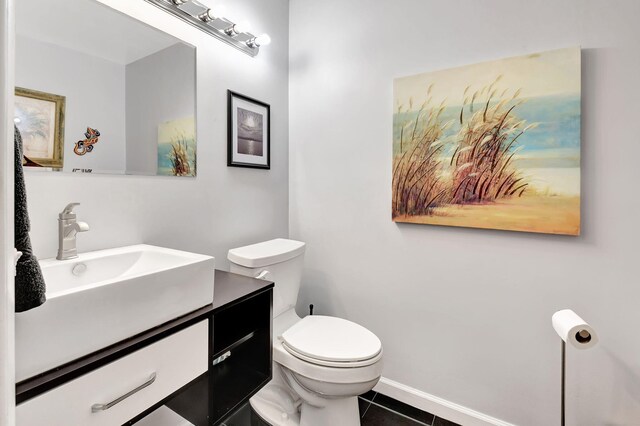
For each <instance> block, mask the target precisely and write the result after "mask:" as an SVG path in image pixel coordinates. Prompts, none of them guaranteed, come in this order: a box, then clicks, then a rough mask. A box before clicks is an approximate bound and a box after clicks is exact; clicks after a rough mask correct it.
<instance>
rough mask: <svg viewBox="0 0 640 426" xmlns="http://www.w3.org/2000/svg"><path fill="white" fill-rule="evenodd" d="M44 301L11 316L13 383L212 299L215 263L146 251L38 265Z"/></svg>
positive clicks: (127, 250)
mask: <svg viewBox="0 0 640 426" xmlns="http://www.w3.org/2000/svg"><path fill="white" fill-rule="evenodd" d="M40 266H41V267H42V272H43V274H44V279H45V283H46V285H47V301H46V302H45V303H44V304H43V305H42V306H39V307H37V308H35V309H32V310H30V311H27V312H22V313H16V381H18V382H19V381H22V380H24V379H27V378H29V377H32V376H35V375H37V374H39V373H42V372H45V371H47V370H50V369H52V368H55V367H57V366H60V365H62V364H65V363H67V362H69V361H73V360H74V359H77V358H79V357H81V356H83V355H87V354H89V353H91V352H94V351H96V350H99V349H102V348H104V347H106V346H109V345H111V344H113V343H117V342H119V341H121V340H125V339H127V338H128V337H131V336H133V335H135V334H138V333H140V332H142V331H145V330H148V329H150V328H153V327H155V326H158V325H160V324H162V323H165V322H167V321H170V320H172V319H174V318H177V317H179V316H182V315H184V314H187V313H189V312H192V311H194V310H196V309H198V308H201V307H203V306H206V305H208V304H210V303H211V302H212V301H213V286H214V282H213V277H214V258H213V257H211V256H205V255H200V254H195V253H189V252H185V251H179V250H171V249H166V248H162V247H155V246H149V245H135V246H129V247H122V248H116V249H109V250H100V251H94V252H89V253H83V254H80V255H79V257H78V258H76V259H71V260H63V261H60V260H56V259H45V260H42V261H40Z"/></svg>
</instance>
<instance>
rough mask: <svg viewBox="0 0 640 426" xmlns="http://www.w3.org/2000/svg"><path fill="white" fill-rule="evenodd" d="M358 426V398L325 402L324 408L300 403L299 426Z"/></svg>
mask: <svg viewBox="0 0 640 426" xmlns="http://www.w3.org/2000/svg"><path fill="white" fill-rule="evenodd" d="M326 425H340V426H360V410H359V408H358V397H357V396H353V397H349V398H337V399H330V400H327V402H326V403H325V406H324V407H321V408H319V407H314V406H313V405H309V404H307V403H304V402H303V403H302V407H301V416H300V426H326Z"/></svg>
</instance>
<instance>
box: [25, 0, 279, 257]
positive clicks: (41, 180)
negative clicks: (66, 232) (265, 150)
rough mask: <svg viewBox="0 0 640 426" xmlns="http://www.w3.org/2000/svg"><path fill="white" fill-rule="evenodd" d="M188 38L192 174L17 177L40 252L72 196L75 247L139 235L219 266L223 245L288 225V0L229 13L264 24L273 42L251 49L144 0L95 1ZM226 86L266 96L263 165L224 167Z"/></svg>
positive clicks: (248, 2) (253, 0) (247, 2)
mask: <svg viewBox="0 0 640 426" xmlns="http://www.w3.org/2000/svg"><path fill="white" fill-rule="evenodd" d="M103 2H104V3H106V4H109V5H111V6H112V7H115V8H117V9H119V10H122V11H125V12H127V13H129V14H131V15H133V16H135V17H136V18H138V19H140V20H142V21H144V22H147V23H149V24H152V25H154V26H156V27H158V28H159V29H161V30H163V31H166V32H168V33H170V34H172V35H174V36H176V37H179V38H181V39H183V40H185V41H186V42H187V43H189V44H192V45H194V46H196V47H197V64H198V65H197V72H198V81H197V84H198V89H199V94H198V97H197V98H198V99H197V102H198V105H197V111H198V117H197V121H198V128H197V132H198V135H199V138H198V160H199V162H198V177H197V178H196V179H177V178H168V177H167V178H163V177H141V176H99V175H88V176H87V175H68V174H62V173H32V174H29V175H28V176H27V191H28V195H29V214H30V216H31V220H32V231H31V237H32V242H33V244H34V249H35V253H36V255H37V256H38V257H40V258H46V257H52V256H55V253H56V246H57V223H56V220H57V215H58V212H59V211H61V210H62V208H63V207H64V206H65V204H66V203H68V202H70V201H78V202H80V203H82V205H81V206H79V207H78V208H77V213H78V219H79V220H82V221H86V222H88V223H89V225H90V226H91V230H90V231H89V232H86V233H83V234H80V235H78V248H79V250H80V251H81V252H82V251H87V250H95V249H101V248H107V247H115V246H121V245H126V244H135V243H140V242H146V243H151V244H157V245H163V246H167V247H172V248H177V249H185V250H190V251H194V252H200V253H205V254H211V255H214V256H215V257H216V264H217V265H218V267H221V268H223V269H224V268H227V267H228V263H227V261H226V253H227V250H228V249H229V248H232V247H237V246H239V245H244V244H248V243H250V242H254V241H256V240H261V239H268V238H274V237H277V236H287V234H288V7H289V4H288V2H287V1H286V0H272V1H269V2H263V1H259V0H241V1H237V2H234V4H233V9H232V8H231V5H229V11H230V13H233V14H234V16H239V17H244V18H245V19H247V20H249V21H250V22H252V25H253V26H254V27H255V28H256V31H257V32H268V33H270V34H271V36H272V38H273V43H272V44H271V45H270V46H268V47H267V48H264V49H263V51H262V52H261V53H260V55H259V56H258V57H256V58H251V57H249V56H247V55H245V54H243V53H241V52H239V51H237V50H235V49H233V48H231V47H229V46H227V45H225V44H224V43H220V42H218V41H216V40H215V39H213V38H212V37H211V36H208V35H206V34H205V33H203V32H201V31H199V30H198V29H196V28H192V27H191V26H189V25H187V24H184V23H181V22H180V21H179V20H177V19H176V18H174V17H172V16H170V15H169V14H167V13H166V12H163V11H162V10H160V9H158V8H156V7H154V6H152V5H150V4H148V3H146V2H142V1H140V2H137V1H136V2H131V1H129V0H108V1H107V0H105V1H103ZM227 89H233V90H235V91H238V92H240V93H245V94H247V95H249V96H252V97H255V98H257V99H260V100H262V101H265V102H267V103H270V104H271V111H272V117H271V119H272V134H271V137H272V153H271V157H272V168H271V170H270V171H265V170H253V169H241V168H230V167H227V166H226V146H227V143H226V135H227V131H226V116H227V111H226V110H227Z"/></svg>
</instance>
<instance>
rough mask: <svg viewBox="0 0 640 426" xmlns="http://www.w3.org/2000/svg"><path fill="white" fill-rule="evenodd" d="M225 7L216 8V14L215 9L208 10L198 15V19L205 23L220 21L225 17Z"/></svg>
mask: <svg viewBox="0 0 640 426" xmlns="http://www.w3.org/2000/svg"><path fill="white" fill-rule="evenodd" d="M224 11H225V8H224V6H216V10H215V12H214V11H213V9H207V10H205V11H204V12H202V13H201V14H200V15H198V18H200V20H202V21H204V22H209V21H213V20H214V19H220V18H222V17H223V16H224Z"/></svg>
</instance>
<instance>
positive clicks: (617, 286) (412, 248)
mask: <svg viewBox="0 0 640 426" xmlns="http://www.w3.org/2000/svg"><path fill="white" fill-rule="evenodd" d="M290 14H291V20H290V22H291V31H290V37H291V50H290V66H291V68H290V100H291V108H290V111H291V114H290V135H291V149H290V155H291V186H290V191H291V198H290V200H291V201H290V204H291V206H290V212H291V226H290V230H291V237H292V238H296V239H300V240H303V241H306V242H307V243H308V251H307V256H306V259H305V262H306V265H307V266H306V271H305V274H304V287H303V289H302V298H301V301H300V306H299V307H300V312H302V311H303V309H304V310H305V311H306V308H304V306H306V305H307V304H308V303H314V304H315V306H316V309H317V310H318V312H319V313H322V312H324V313H330V314H337V315H342V316H345V317H346V318H349V319H351V320H355V321H357V322H360V323H362V324H364V325H365V326H366V327H368V328H370V329H371V330H372V331H374V332H375V333H376V334H377V335H378V336H380V337H381V339H382V341H383V343H384V348H385V349H384V350H385V369H384V375H385V376H386V377H388V378H390V379H393V380H396V381H398V382H401V383H403V384H405V385H408V386H411V387H413V388H417V389H419V390H421V391H424V392H428V393H430V394H433V395H435V396H437V397H440V398H444V399H446V400H449V401H452V402H455V403H457V404H461V405H464V406H467V407H469V408H472V409H475V410H478V411H480V412H483V413H485V414H488V415H491V416H494V417H497V418H500V419H503V420H505V421H508V422H512V423H515V424H518V425H534V426H538V425H552V424H559V422H560V421H559V403H560V393H559V380H560V341H559V339H558V337H557V335H556V334H555V333H554V331H553V329H552V327H551V315H552V314H553V312H554V311H556V310H558V309H561V308H565V307H570V308H573V309H574V310H576V311H577V312H578V313H579V314H581V315H582V316H583V317H584V318H585V319H587V320H588V321H590V322H591V324H592V325H593V326H594V327H595V329H596V330H597V331H598V332H599V334H600V338H601V341H600V344H599V346H597V347H596V348H594V349H593V350H591V351H582V352H579V353H578V352H577V351H575V350H570V351H569V359H568V363H569V364H568V365H569V371H568V383H569V388H568V392H569V399H568V402H567V409H568V416H569V419H568V422H567V424H572V425H581V426H589V425H593V426H596V425H597V426H601V425H638V423H639V420H638V419H640V362H639V361H638V357H639V354H640V339H637V338H636V337H635V331H636V328H637V324H639V323H640V309H638V300H640V285H639V282H638V274H637V272H636V266H637V263H638V255H639V254H640V250H639V248H638V247H639V245H638V217H639V214H640V199H639V198H638V197H637V194H638V189H637V188H636V187H635V182H636V181H637V177H638V164H637V161H638V158H640V143H638V134H639V133H640V120H638V116H639V115H640V104H638V102H637V101H638V99H640V85H639V84H638V69H640V55H638V47H637V44H638V40H639V39H640V30H638V26H637V18H638V16H640V2H638V1H637V0H620V1H616V2H615V5H613V4H612V2H610V1H604V0H566V1H561V2H558V1H553V0H540V1H535V2H532V1H526V0H514V1H501V0H476V1H463V0H451V1H435V0H427V1H425V0H398V1H393V2H391V1H384V0H375V1H372V0H352V1H348V2H344V1H338V0H327V1H322V2H318V1H313V0H294V1H292V2H291V9H290ZM336 20H337V21H338V23H339V24H337V25H331V31H327V25H328V24H330V23H331V22H334V23H335V22H336ZM577 45H581V46H582V48H583V127H582V130H583V144H582V148H583V150H582V152H583V159H582V172H583V180H582V183H583V198H582V213H583V228H582V229H583V234H582V236H581V237H579V238H571V237H559V236H551V235H532V234H523V233H515V232H497V231H482V230H473V229H460V228H447V227H435V226H420V225H408V224H405V225H401V224H395V223H393V222H392V221H391V209H390V207H391V206H390V205H391V201H390V200H391V183H390V182H391V137H392V113H393V108H394V105H393V101H392V81H393V78H395V77H399V76H405V75H411V74H416V73H420V72H424V71H428V70H439V69H445V68H448V67H454V66H459V65H465V64H470V63H475V62H481V61H486V60H491V59H497V58H502V57H509V56H517V55H522V54H526V53H531V52H538V51H544V50H550V49H555V48H560V47H570V46H577ZM541 78H544V76H541Z"/></svg>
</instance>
